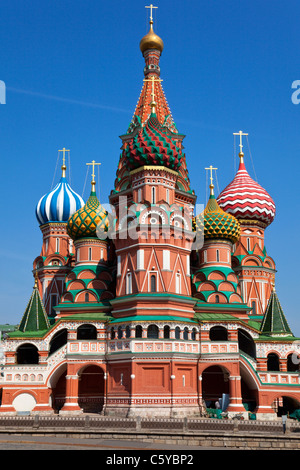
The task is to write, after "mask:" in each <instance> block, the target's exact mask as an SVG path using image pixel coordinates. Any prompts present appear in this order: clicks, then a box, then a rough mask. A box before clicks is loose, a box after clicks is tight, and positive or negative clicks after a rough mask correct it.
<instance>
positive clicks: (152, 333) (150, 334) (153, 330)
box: [147, 325, 158, 339]
mask: <svg viewBox="0 0 300 470" xmlns="http://www.w3.org/2000/svg"><path fill="white" fill-rule="evenodd" d="M147 338H152V339H157V338H158V326H157V325H149V326H148V330H147Z"/></svg>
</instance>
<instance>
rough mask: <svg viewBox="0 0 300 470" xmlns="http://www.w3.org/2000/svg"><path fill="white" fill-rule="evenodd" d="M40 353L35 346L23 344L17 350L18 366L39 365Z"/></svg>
mask: <svg viewBox="0 0 300 470" xmlns="http://www.w3.org/2000/svg"><path fill="white" fill-rule="evenodd" d="M38 363H39V353H38V349H37V347H36V346H35V345H34V344H30V343H27V344H22V345H21V346H19V347H18V349H17V364H38Z"/></svg>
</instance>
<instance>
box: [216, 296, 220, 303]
mask: <svg viewBox="0 0 300 470" xmlns="http://www.w3.org/2000/svg"><path fill="white" fill-rule="evenodd" d="M219 303H220V296H219V295H216V304H219Z"/></svg>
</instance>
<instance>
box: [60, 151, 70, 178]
mask: <svg viewBox="0 0 300 470" xmlns="http://www.w3.org/2000/svg"><path fill="white" fill-rule="evenodd" d="M59 152H63V164H62V167H61V169H62V176H63V177H64V178H65V177H66V169H67V167H66V157H65V153H66V152H70V150H67V149H65V147H64V148H63V149H62V150H59Z"/></svg>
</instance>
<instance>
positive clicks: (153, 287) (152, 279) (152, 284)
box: [150, 274, 156, 292]
mask: <svg viewBox="0 0 300 470" xmlns="http://www.w3.org/2000/svg"><path fill="white" fill-rule="evenodd" d="M150 292H156V276H155V274H151V277H150Z"/></svg>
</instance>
